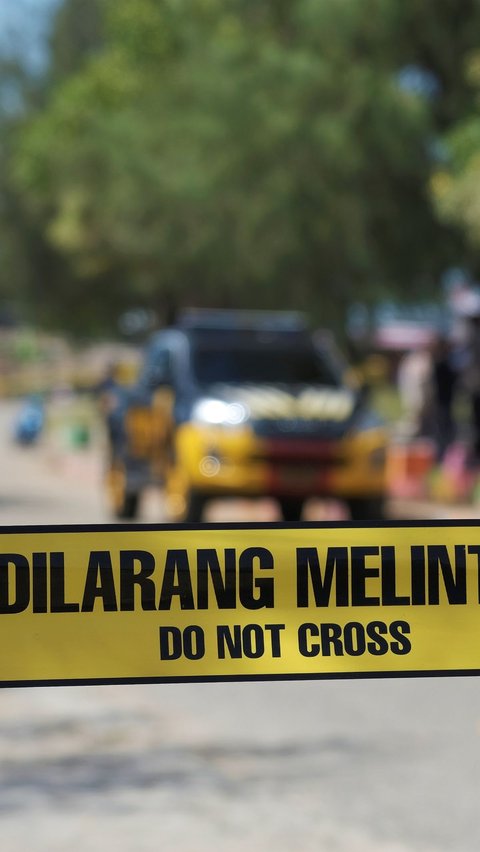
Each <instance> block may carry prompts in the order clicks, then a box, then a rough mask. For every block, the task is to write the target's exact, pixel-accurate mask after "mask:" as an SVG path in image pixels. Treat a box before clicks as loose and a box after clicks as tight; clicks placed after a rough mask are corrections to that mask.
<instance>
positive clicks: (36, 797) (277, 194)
mask: <svg viewBox="0 0 480 852" xmlns="http://www.w3.org/2000/svg"><path fill="white" fill-rule="evenodd" d="M479 281H480V0H462V2H460V3H459V2H458V0H442V2H441V3H440V2H434V0H295V2H288V0H262V2H258V0H135V2H132V0H0V469H1V471H2V475H1V477H0V523H2V524H4V525H9V524H29V523H30V524H36V523H95V522H106V521H109V520H111V512H110V509H109V506H108V504H107V502H106V500H105V495H104V474H105V465H106V462H105V459H106V455H108V447H107V443H108V441H107V435H106V431H107V430H106V424H105V418H104V417H103V412H102V407H101V404H99V388H101V387H102V382H104V381H105V377H106V375H108V372H109V370H111V367H112V365H113V364H115V365H116V367H118V373H117V378H118V379H119V382H120V384H121V385H122V386H123V385H124V386H129V385H130V384H131V383H132V382H133V381H134V380H135V377H136V375H137V374H138V371H139V369H140V365H141V361H142V351H143V348H144V344H145V342H146V341H147V340H148V338H149V336H150V335H151V333H152V332H154V331H156V330H158V329H161V328H163V327H165V326H168V325H170V324H172V323H174V322H175V318H176V317H177V316H178V314H179V313H180V312H181V311H182V310H184V309H185V308H188V307H190V306H195V307H199V308H208V309H216V308H229V309H232V308H233V309H238V308H243V309H251V308H255V309H265V310H272V309H276V310H278V309H283V310H292V309H293V310H300V311H302V312H304V313H305V314H306V316H307V317H308V319H309V322H310V325H311V327H312V329H316V330H317V331H318V332H319V333H320V334H321V335H322V336H323V337H322V339H328V341H329V346H330V347H331V349H332V351H333V349H334V350H335V353H338V358H339V359H341V362H342V364H343V365H344V367H343V369H344V380H345V382H346V383H350V382H351V383H353V384H352V386H353V385H354V386H355V387H357V388H359V389H360V391H361V392H362V394H365V395H366V396H368V401H369V405H371V406H372V408H374V409H375V410H376V411H377V412H378V414H379V415H380V416H381V418H382V420H383V422H384V424H385V427H386V432H387V435H388V446H387V455H386V476H387V498H388V500H387V516H388V517H391V518H417V519H418V518H420V519H422V518H437V519H443V518H452V517H453V518H462V517H463V518H465V517H470V518H476V517H478V514H479V509H480V473H479V471H480V332H479V327H480V326H479V322H480V319H479V318H480V287H479V284H478V282H479ZM309 511H310V514H309V517H310V518H311V519H316V518H318V519H322V518H327V519H332V518H336V517H338V518H345V517H348V513H347V515H345V510H344V507H342V506H341V505H338V504H336V503H335V504H334V505H330V506H327V507H325V506H322V505H314V506H312V507H310V510H309ZM217 512H218V513H217V514H216V515H215V514H214V515H213V516H212V517H213V518H218V519H220V520H221V519H226V520H230V519H232V518H234V519H239V520H241V519H250V518H254V519H258V520H277V519H278V511H277V509H276V507H275V506H274V505H272V504H271V503H270V502H268V501H263V502H262V501H260V503H258V504H257V503H256V504H255V505H254V506H252V505H246V504H244V503H243V502H242V503H239V504H237V505H236V506H235V507H234V508H233V510H232V508H231V507H229V508H227V507H225V506H223V507H222V506H221V505H220V507H218V509H217ZM232 512H233V514H232ZM164 517H165V512H164V505H163V503H162V495H161V494H160V493H159V492H158V491H157V490H151V491H148V492H147V493H146V495H145V499H144V500H143V502H142V507H141V513H140V519H141V520H147V521H161V520H163V519H164ZM7 652H8V649H4V653H7ZM479 733H480V695H479V691H478V687H477V685H476V682H475V680H474V679H472V680H469V679H463V678H458V679H456V680H455V683H454V684H453V685H452V682H451V681H450V680H449V679H433V680H428V679H423V680H421V679H419V680H405V681H401V680H398V681H388V680H385V681H365V682H363V683H361V682H354V681H352V682H344V683H334V682H325V683H321V682H319V683H314V682H312V683H306V682H302V683H297V684H295V683H293V684H292V683H273V684H215V685H213V684H210V685H208V684H207V685H201V686H199V685H186V684H185V685H177V686H131V687H91V688H86V687H85V688H73V687H72V688H62V689H60V688H59V689H50V690H48V689H35V690H28V689H27V690H3V691H2V692H1V694H0V742H1V750H0V756H1V757H0V829H1V833H2V838H3V840H2V849H4V850H6V852H9V851H10V850H12V852H17V850H22V849H24V848H26V847H27V846H28V848H29V849H32V850H49V852H51V850H55V849H58V850H77V849H78V850H79V849H82V850H97V849H98V850H100V849H102V850H103V849H104V847H105V843H107V842H110V843H115V846H116V848H117V849H119V850H121V852H127V850H146V851H148V852H150V850H153V849H157V848H158V845H159V844H161V845H162V846H163V848H164V849H166V850H169V849H176V850H192V852H193V851H194V850H203V849H209V850H243V849H245V848H248V849H249V850H261V852H264V850H278V851H279V852H284V850H285V851H286V850H294V849H295V850H297V849H299V850H306V852H308V850H325V852H339V850H340V852H347V850H349V852H367V850H374V852H380V851H381V850H387V852H405V850H418V852H433V851H434V850H436V852H443V850H465V852H474V850H477V849H478V848H479V845H480V829H479V827H478V820H477V810H478V808H477V803H476V798H477V795H476V793H477V789H478V783H479V770H478V767H479V742H478V738H479Z"/></svg>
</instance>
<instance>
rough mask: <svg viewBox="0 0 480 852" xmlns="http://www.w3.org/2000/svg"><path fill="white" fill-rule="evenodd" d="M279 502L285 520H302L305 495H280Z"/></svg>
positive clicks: (293, 521)
mask: <svg viewBox="0 0 480 852" xmlns="http://www.w3.org/2000/svg"><path fill="white" fill-rule="evenodd" d="M278 503H279V506H280V511H281V513H282V517H283V520H284V521H287V522H288V521H291V522H292V523H295V522H296V521H300V520H301V517H302V512H303V503H304V500H303V497H301V498H300V497H279V499H278Z"/></svg>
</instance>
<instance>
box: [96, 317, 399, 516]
mask: <svg viewBox="0 0 480 852" xmlns="http://www.w3.org/2000/svg"><path fill="white" fill-rule="evenodd" d="M109 434H110V444H111V446H110V470H109V476H108V483H109V493H110V497H111V501H112V505H113V508H114V512H115V514H116V515H117V517H120V518H121V517H123V518H133V517H135V515H136V512H137V508H138V505H139V500H140V498H141V495H142V492H143V491H144V489H145V488H147V487H149V486H151V485H152V484H157V485H159V486H161V487H162V488H163V490H164V493H165V497H166V505H167V507H168V513H169V516H170V519H172V520H176V521H185V522H191V523H194V522H197V521H199V520H201V518H202V516H203V511H204V508H205V505H206V503H207V501H209V500H211V499H213V498H218V497H226V496H227V497H228V496H235V497H239V496H241V497H249V498H250V497H273V498H275V499H276V500H278V503H279V506H280V509H281V512H282V515H283V517H284V519H285V520H287V521H297V520H299V519H300V518H301V514H302V510H303V505H304V503H305V501H306V500H307V499H309V498H311V497H320V498H335V499H340V500H342V501H345V502H346V504H348V507H349V510H350V514H351V517H352V518H353V519H355V520H357V519H365V520H370V519H376V518H381V517H382V515H383V506H384V495H385V487H386V484H385V450H386V433H385V430H384V428H383V426H382V424H381V422H380V421H379V419H378V418H377V417H376V415H375V414H374V413H373V412H372V411H371V410H370V409H369V408H368V407H367V405H366V402H365V400H364V398H363V395H362V394H361V393H360V392H359V391H358V390H357V389H355V387H354V386H351V385H349V384H348V382H347V381H346V380H345V379H344V374H343V371H342V369H341V368H340V366H339V364H338V362H337V361H336V359H335V358H332V355H331V351H330V348H329V346H326V345H325V344H324V342H323V338H322V336H318V335H316V334H314V333H310V332H309V330H308V327H307V324H306V321H305V318H304V317H303V315H301V314H297V313H290V312H262V311H253V312H248V311H247V312H243V311H220V310H219V311H201V310H198V311H190V312H186V313H185V314H184V315H183V316H182V317H181V318H180V319H179V321H178V323H177V324H176V325H175V327H172V328H168V329H165V330H163V331H159V332H157V333H156V334H155V335H154V336H153V338H152V339H151V341H150V343H149V345H148V346H147V348H146V352H145V356H144V360H143V365H142V367H141V370H140V374H139V378H138V380H137V382H136V384H135V386H133V387H131V388H130V389H129V390H128V392H126V393H124V394H123V395H121V396H120V397H119V398H118V402H117V404H116V406H115V407H114V409H113V410H112V412H111V422H110V429H109Z"/></svg>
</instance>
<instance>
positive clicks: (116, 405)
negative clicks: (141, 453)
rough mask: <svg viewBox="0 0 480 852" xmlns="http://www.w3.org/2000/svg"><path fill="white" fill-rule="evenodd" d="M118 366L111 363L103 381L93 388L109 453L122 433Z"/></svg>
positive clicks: (121, 399)
mask: <svg viewBox="0 0 480 852" xmlns="http://www.w3.org/2000/svg"><path fill="white" fill-rule="evenodd" d="M118 374H119V365H118V364H115V363H112V364H109V365H108V366H107V369H106V371H105V375H104V377H103V379H101V381H100V382H99V383H98V385H97V386H96V388H95V396H96V398H97V401H98V407H99V411H100V415H101V417H102V421H103V422H104V424H105V427H106V432H107V440H108V444H109V447H110V451H113V447H114V445H115V443H116V442H117V441H118V439H119V437H120V435H121V433H122V429H123V426H122V413H123V409H122V402H123V397H124V393H123V386H122V383H121V382H120V381H119V377H118Z"/></svg>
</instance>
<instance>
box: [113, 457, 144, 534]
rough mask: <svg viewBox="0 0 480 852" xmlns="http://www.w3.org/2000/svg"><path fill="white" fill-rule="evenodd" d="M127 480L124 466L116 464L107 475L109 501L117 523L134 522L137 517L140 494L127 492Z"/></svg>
mask: <svg viewBox="0 0 480 852" xmlns="http://www.w3.org/2000/svg"><path fill="white" fill-rule="evenodd" d="M126 485H127V480H126V475H125V468H124V466H123V464H120V463H118V462H116V463H114V464H113V465H112V467H111V468H110V470H109V472H108V475H107V491H108V501H109V504H110V508H111V512H112V515H113V516H114V518H116V520H117V521H122V520H123V521H132V520H133V519H134V518H136V517H137V514H138V508H139V505H140V492H139V491H127V488H126Z"/></svg>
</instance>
